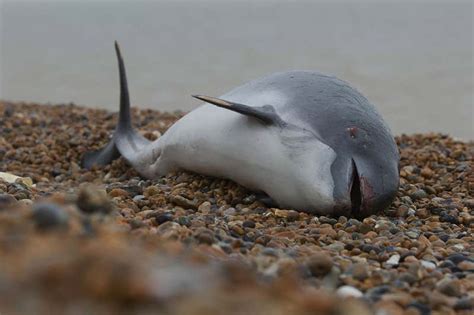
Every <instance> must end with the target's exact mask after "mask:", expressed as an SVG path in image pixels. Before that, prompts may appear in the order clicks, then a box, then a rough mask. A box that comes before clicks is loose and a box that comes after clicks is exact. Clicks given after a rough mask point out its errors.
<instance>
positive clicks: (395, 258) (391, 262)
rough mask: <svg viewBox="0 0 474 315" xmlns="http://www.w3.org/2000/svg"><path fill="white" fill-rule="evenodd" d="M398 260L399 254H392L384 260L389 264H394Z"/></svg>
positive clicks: (396, 263)
mask: <svg viewBox="0 0 474 315" xmlns="http://www.w3.org/2000/svg"><path fill="white" fill-rule="evenodd" d="M399 261H400V255H392V256H390V258H389V259H388V260H387V261H386V262H385V263H386V264H387V265H389V266H396V265H398V262H399Z"/></svg>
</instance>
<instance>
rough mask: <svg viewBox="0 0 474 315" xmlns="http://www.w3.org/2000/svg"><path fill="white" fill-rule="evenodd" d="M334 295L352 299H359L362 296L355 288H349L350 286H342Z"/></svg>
mask: <svg viewBox="0 0 474 315" xmlns="http://www.w3.org/2000/svg"><path fill="white" fill-rule="evenodd" d="M336 294H337V295H338V296H340V297H345V298H346V297H354V298H360V297H362V296H363V295H364V294H363V293H362V292H361V291H360V290H359V289H357V288H354V287H351V286H350V285H343V286H342V287H339V288H338V289H337V290H336Z"/></svg>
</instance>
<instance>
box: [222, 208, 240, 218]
mask: <svg viewBox="0 0 474 315" xmlns="http://www.w3.org/2000/svg"><path fill="white" fill-rule="evenodd" d="M236 213H237V210H235V208H232V207H231V208H229V209H226V210H224V212H223V214H224V215H227V216H234V215H236Z"/></svg>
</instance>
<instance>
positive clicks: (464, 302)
mask: <svg viewBox="0 0 474 315" xmlns="http://www.w3.org/2000/svg"><path fill="white" fill-rule="evenodd" d="M454 309H455V310H472V309H474V299H473V298H472V297H471V298H469V297H463V298H460V299H459V300H457V301H456V304H454Z"/></svg>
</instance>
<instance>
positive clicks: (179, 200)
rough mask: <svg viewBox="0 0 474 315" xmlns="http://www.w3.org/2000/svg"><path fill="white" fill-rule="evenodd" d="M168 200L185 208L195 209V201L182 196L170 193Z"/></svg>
mask: <svg viewBox="0 0 474 315" xmlns="http://www.w3.org/2000/svg"><path fill="white" fill-rule="evenodd" d="M170 202H172V203H174V204H175V205H177V206H181V207H184V208H187V209H197V204H196V201H194V200H190V199H187V198H184V197H183V196H180V195H170Z"/></svg>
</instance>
